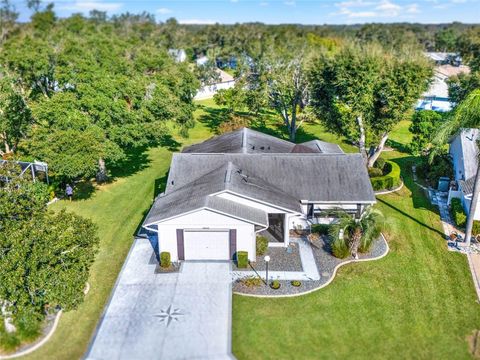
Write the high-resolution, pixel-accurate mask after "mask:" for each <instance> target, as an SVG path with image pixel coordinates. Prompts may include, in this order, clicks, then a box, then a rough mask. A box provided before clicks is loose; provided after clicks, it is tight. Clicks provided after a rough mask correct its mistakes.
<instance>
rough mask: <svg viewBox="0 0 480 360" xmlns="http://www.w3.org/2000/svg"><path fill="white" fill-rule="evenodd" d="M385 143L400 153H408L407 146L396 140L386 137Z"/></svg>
mask: <svg viewBox="0 0 480 360" xmlns="http://www.w3.org/2000/svg"><path fill="white" fill-rule="evenodd" d="M386 145H387V146H389V147H391V148H392V149H395V150H397V151H400V152H402V153H406V154H408V153H410V149H409V148H408V147H407V145H405V144H402V143H400V142H398V141H395V140H392V139H388V140H387V144H386Z"/></svg>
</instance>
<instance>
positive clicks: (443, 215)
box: [429, 190, 480, 301]
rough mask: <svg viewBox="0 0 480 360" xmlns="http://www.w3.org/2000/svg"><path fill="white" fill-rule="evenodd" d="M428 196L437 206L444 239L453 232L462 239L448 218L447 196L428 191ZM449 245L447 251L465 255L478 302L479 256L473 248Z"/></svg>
mask: <svg viewBox="0 0 480 360" xmlns="http://www.w3.org/2000/svg"><path fill="white" fill-rule="evenodd" d="M429 196H430V199H431V200H432V203H433V204H434V205H437V206H438V208H439V210H440V220H441V222H442V227H443V232H444V234H445V238H446V239H447V240H448V239H449V236H450V234H452V233H454V232H456V233H457V234H460V235H461V236H462V238H464V237H465V234H464V232H463V231H461V230H459V229H457V228H456V226H455V224H454V222H453V220H452V218H451V216H450V210H449V209H448V205H447V200H448V199H447V195H446V194H445V193H443V194H442V193H439V192H438V191H434V190H430V194H429ZM450 244H453V242H449V246H448V250H450V251H456V252H460V253H462V254H466V255H467V260H468V266H469V268H470V272H471V273H472V279H473V284H474V286H475V290H476V292H477V298H478V300H479V301H480V254H479V253H478V252H477V253H474V252H472V248H473V246H472V247H471V248H468V247H466V246H461V245H457V246H450Z"/></svg>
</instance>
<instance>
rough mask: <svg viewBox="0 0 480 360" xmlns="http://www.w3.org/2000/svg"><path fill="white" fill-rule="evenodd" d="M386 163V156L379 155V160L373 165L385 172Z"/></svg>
mask: <svg viewBox="0 0 480 360" xmlns="http://www.w3.org/2000/svg"><path fill="white" fill-rule="evenodd" d="M385 164H386V160H385V159H384V158H381V157H379V158H378V159H377V161H375V164H374V165H373V166H374V168H376V169H379V170H381V171H382V174H383V169H384V168H385Z"/></svg>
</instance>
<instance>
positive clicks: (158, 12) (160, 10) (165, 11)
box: [156, 8, 172, 15]
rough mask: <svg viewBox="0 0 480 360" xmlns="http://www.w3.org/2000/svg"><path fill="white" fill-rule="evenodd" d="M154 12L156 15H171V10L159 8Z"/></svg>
mask: <svg viewBox="0 0 480 360" xmlns="http://www.w3.org/2000/svg"><path fill="white" fill-rule="evenodd" d="M156 12H157V14H162V15H165V14H170V13H172V10H170V9H167V8H160V9H157V11H156Z"/></svg>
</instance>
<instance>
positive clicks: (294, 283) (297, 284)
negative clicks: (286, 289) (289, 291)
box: [290, 280, 302, 287]
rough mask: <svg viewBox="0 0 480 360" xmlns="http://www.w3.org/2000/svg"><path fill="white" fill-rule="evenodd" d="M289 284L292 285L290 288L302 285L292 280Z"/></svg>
mask: <svg viewBox="0 0 480 360" xmlns="http://www.w3.org/2000/svg"><path fill="white" fill-rule="evenodd" d="M290 284H292V286H295V287H299V286H300V285H302V283H301V282H300V281H298V280H292V281H291V282H290Z"/></svg>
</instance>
